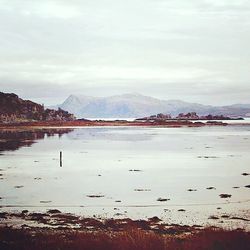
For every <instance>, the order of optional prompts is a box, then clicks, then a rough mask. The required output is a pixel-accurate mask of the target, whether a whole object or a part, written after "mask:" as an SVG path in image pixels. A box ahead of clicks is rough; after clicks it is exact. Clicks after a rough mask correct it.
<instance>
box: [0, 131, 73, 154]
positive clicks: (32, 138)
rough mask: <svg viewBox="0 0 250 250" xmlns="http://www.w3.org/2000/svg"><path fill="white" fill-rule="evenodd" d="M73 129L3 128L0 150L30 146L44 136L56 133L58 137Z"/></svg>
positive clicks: (0, 136) (0, 135)
mask: <svg viewBox="0 0 250 250" xmlns="http://www.w3.org/2000/svg"><path fill="white" fill-rule="evenodd" d="M72 131H73V129H55V128H53V129H33V130H20V129H19V130H13V129H3V130H1V131H0V152H1V151H15V150H17V149H19V148H21V147H30V146H31V145H32V144H34V143H35V142H36V141H37V140H42V139H44V138H45V137H51V136H55V135H58V137H59V138H60V137H61V136H62V135H63V134H67V133H69V132H72Z"/></svg>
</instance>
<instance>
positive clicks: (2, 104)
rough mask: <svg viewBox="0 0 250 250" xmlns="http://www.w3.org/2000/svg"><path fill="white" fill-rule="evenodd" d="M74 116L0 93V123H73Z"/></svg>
mask: <svg viewBox="0 0 250 250" xmlns="http://www.w3.org/2000/svg"><path fill="white" fill-rule="evenodd" d="M74 119H75V118H74V115H72V114H70V113H69V112H67V111H64V110H62V109H58V110H53V109H45V108H44V107H43V105H40V104H37V103H35V102H32V101H29V100H23V99H21V98H19V97H18V96H17V95H16V94H13V93H11V94H9V93H3V92H0V122H5V123H10V122H23V121H71V120H74Z"/></svg>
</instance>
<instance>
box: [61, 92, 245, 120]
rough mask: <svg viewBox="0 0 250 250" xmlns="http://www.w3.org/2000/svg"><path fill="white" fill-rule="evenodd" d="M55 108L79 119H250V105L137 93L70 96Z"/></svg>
mask: <svg viewBox="0 0 250 250" xmlns="http://www.w3.org/2000/svg"><path fill="white" fill-rule="evenodd" d="M56 107H59V108H61V109H63V110H66V111H68V112H70V113H72V114H74V115H75V116H76V117H77V118H132V117H133V118H138V117H143V116H149V115H153V114H157V113H164V114H171V115H178V114H179V113H186V112H196V113H197V114H198V115H208V114H211V115H226V116H229V117H250V104H234V105H229V106H212V105H203V104H198V103H190V102H184V101H180V100H160V99H157V98H153V97H149V96H144V95H140V94H134V93H131V94H123V95H115V96H109V97H91V96H84V95H70V96H69V97H68V98H67V99H66V100H65V101H64V102H63V103H62V104H60V105H58V106H56Z"/></svg>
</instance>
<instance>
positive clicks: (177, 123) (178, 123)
mask: <svg viewBox="0 0 250 250" xmlns="http://www.w3.org/2000/svg"><path fill="white" fill-rule="evenodd" d="M227 125H228V124H227V123H225V122H221V121H208V122H199V121H188V120H169V121H165V120H164V121H145V122H141V121H127V120H114V121H105V120H93V121H91V120H73V121H27V122H16V123H0V128H1V129H2V128H10V127H88V126H138V127H147V126H148V127H176V128H178V127H184V126H186V127H202V126H227Z"/></svg>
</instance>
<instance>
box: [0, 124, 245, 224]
mask: <svg viewBox="0 0 250 250" xmlns="http://www.w3.org/2000/svg"><path fill="white" fill-rule="evenodd" d="M0 150H1V151H2V152H1V155H0V169H1V170H0V175H2V176H0V177H1V180H0V186H1V189H0V197H2V199H0V205H1V206H2V208H1V210H11V211H20V210H23V209H25V208H27V209H28V210H32V211H44V210H46V209H48V208H51V207H53V208H54V207H55V208H59V209H60V210H61V211H65V212H73V213H77V214H82V215H85V216H93V215H98V216H102V217H117V218H120V217H131V218H147V217H152V216H158V217H160V218H162V219H164V220H165V221H166V222H177V223H183V224H186V223H188V224H218V223H221V224H222V222H221V221H222V220H216V221H214V220H209V219H208V217H209V216H211V215H216V216H221V215H224V214H228V215H230V216H238V217H239V216H240V217H244V218H248V219H250V218H249V211H250V195H249V194H250V189H249V188H246V187H245V186H246V185H249V184H250V177H249V176H242V175H241V174H242V173H244V172H246V173H249V172H250V126H246V125H245V126H227V127H202V128H136V127H130V128H128V127H126V128H125V127H116V128H114V127H91V128H76V129H65V130H63V129H58V130H54V129H50V130H48V129H47V130H46V129H36V130H32V131H29V130H15V131H13V130H11V131H10V130H9V131H6V130H4V131H3V130H2V131H1V132H0ZM60 151H62V152H63V166H62V167H60V161H59V152H60ZM130 170H140V171H130ZM208 187H214V188H215V189H211V190H208V189H207V188H208ZM234 187H238V188H234ZM188 189H194V190H197V191H192V192H190V191H187V190H188ZM222 193H225V194H230V195H232V197H231V198H228V199H222V198H220V197H219V195H220V194H222ZM89 196H100V197H98V198H93V197H89ZM158 198H164V199H170V200H168V201H164V202H160V201H157V199H158ZM118 201H119V202H118ZM218 208H221V209H218ZM179 209H185V210H186V211H185V212H180V211H178V210H179ZM222 225H226V226H229V227H238V226H240V227H248V224H247V222H246V221H241V220H230V219H228V220H224V221H223V224H222Z"/></svg>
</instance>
